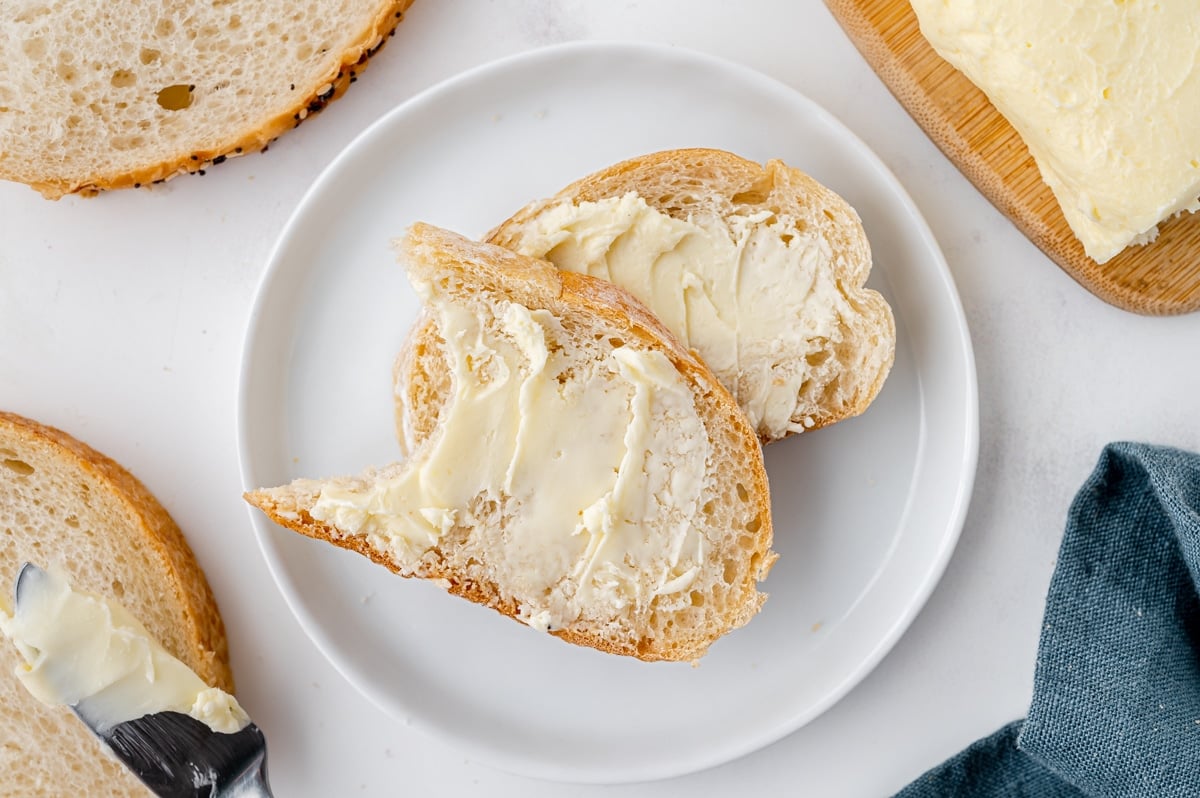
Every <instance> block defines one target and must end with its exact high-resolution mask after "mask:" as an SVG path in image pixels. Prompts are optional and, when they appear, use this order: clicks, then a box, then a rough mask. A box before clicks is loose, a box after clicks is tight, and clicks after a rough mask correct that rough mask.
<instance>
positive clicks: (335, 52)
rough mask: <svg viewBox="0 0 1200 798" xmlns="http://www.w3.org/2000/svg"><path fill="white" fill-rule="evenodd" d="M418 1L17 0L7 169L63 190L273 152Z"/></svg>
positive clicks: (51, 193)
mask: <svg viewBox="0 0 1200 798" xmlns="http://www.w3.org/2000/svg"><path fill="white" fill-rule="evenodd" d="M411 3H412V0H350V2H334V1H332V0H300V2H296V3H287V4H272V3H263V2H252V1H248V0H229V1H227V2H211V3H207V2H177V3H167V4H164V3H153V4H149V5H143V4H137V3H121V2H115V3H114V2H103V3H71V2H62V3H20V4H17V5H16V6H9V7H8V10H7V11H6V13H5V14H4V17H5V19H4V26H3V30H2V31H0V178H3V179H6V180H16V181H19V182H22V183H28V184H29V185H31V186H33V187H34V188H35V189H37V190H38V191H40V192H41V193H42V194H44V195H45V196H46V197H48V198H51V199H56V198H58V197H60V196H62V195H64V194H71V193H80V194H94V193H96V192H97V191H99V190H102V189H112V188H128V187H140V186H148V185H150V184H152V183H157V182H161V181H163V180H166V179H168V178H171V177H174V176H175V175H176V174H180V173H183V172H197V171H199V172H201V173H203V170H204V169H206V168H207V167H209V166H211V165H213V164H217V163H220V162H222V161H224V160H225V159H227V158H233V157H236V156H239V155H242V154H245V153H249V152H255V151H257V150H261V149H264V148H266V146H267V145H268V144H269V143H270V142H271V141H273V140H274V139H275V138H276V137H278V136H279V135H280V134H282V133H284V132H286V131H288V130H291V129H292V128H293V127H295V126H296V125H298V124H300V122H302V121H303V120H304V119H305V118H307V117H308V116H310V115H312V114H314V113H316V112H318V111H320V110H321V109H322V108H324V107H325V105H327V104H328V103H329V102H330V101H332V100H334V99H336V98H337V97H339V96H341V94H342V93H343V92H344V91H345V90H346V88H347V87H348V86H349V85H350V83H352V82H354V80H355V79H356V78H357V76H358V74H359V73H360V72H361V71H362V70H363V68H364V67H365V66H366V62H367V59H368V58H369V57H370V56H371V55H372V54H374V52H375V51H376V50H378V49H379V48H380V47H381V46H382V45H383V42H384V41H385V40H386V38H387V37H388V36H389V35H390V34H391V33H392V32H393V30H394V29H395V27H396V24H397V23H398V22H399V21H400V19H401V17H402V15H403V12H404V11H405V9H406V8H408V6H409V5H410V4H411Z"/></svg>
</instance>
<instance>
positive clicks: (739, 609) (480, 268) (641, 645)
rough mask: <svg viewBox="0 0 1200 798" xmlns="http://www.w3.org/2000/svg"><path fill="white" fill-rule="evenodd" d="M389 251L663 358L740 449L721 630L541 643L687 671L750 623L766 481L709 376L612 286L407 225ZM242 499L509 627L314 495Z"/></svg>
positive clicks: (424, 271) (483, 586) (474, 585)
mask: <svg viewBox="0 0 1200 798" xmlns="http://www.w3.org/2000/svg"><path fill="white" fill-rule="evenodd" d="M399 243H400V246H401V247H402V249H403V251H404V257H405V259H406V260H407V261H408V262H409V264H410V265H409V269H410V274H412V275H413V276H414V277H415V278H418V279H421V278H428V279H439V276H440V275H445V274H453V273H456V272H465V271H466V270H468V269H469V270H470V274H469V276H468V279H469V282H470V283H471V284H472V285H476V284H477V285H483V286H488V287H489V288H491V289H493V290H495V291H497V292H498V293H501V294H503V295H505V296H508V297H509V298H511V299H512V300H513V301H516V302H519V303H521V304H524V305H525V306H526V307H530V308H549V309H551V310H553V309H554V308H555V307H556V306H557V307H558V308H562V307H564V306H565V307H569V308H571V309H572V310H580V309H582V310H583V311H584V312H587V313H591V314H595V315H596V316H599V317H601V318H603V319H604V320H605V321H606V322H607V323H608V324H610V325H612V326H613V327H615V328H616V329H618V330H619V331H620V332H621V334H622V335H623V336H626V337H630V338H631V339H636V340H637V341H639V342H641V343H642V345H643V346H644V347H645V348H648V349H653V350H658V351H661V352H663V353H664V354H665V355H666V356H667V357H668V358H669V359H670V360H671V362H672V363H673V364H674V365H675V367H676V368H677V369H678V370H679V372H680V374H682V375H683V377H684V378H685V379H686V380H687V382H688V384H689V386H690V387H691V389H692V391H693V392H694V393H695V394H697V396H698V397H699V398H700V401H701V402H704V403H705V404H706V405H707V406H708V407H709V408H710V410H709V411H708V412H707V413H706V414H705V417H706V422H705V423H706V425H707V424H708V423H710V421H708V419H713V418H719V419H720V420H721V422H722V423H724V424H727V425H728V428H729V432H731V433H732V436H733V437H734V438H736V439H737V440H738V441H739V442H740V444H741V451H740V452H739V464H740V466H741V467H743V468H745V469H747V470H748V471H749V481H750V483H751V485H750V486H749V487H750V488H751V490H749V491H748V492H749V494H750V496H752V497H754V501H755V508H754V513H755V517H756V518H757V519H759V522H760V526H759V527H758V528H757V529H756V530H755V532H754V542H753V552H752V553H751V554H750V555H748V556H749V558H750V560H751V562H752V567H750V568H747V569H746V572H745V579H744V581H743V583H742V584H740V585H738V586H737V588H736V589H734V590H731V595H732V599H731V601H730V606H729V608H728V610H727V613H726V615H725V617H724V618H723V621H724V623H723V626H722V627H721V628H718V629H707V630H705V631H706V632H707V635H706V636H704V637H699V636H697V637H689V638H686V639H672V640H666V641H664V640H659V639H653V638H641V639H639V640H637V641H635V642H634V643H632V644H631V645H629V646H627V647H623V646H621V645H618V644H616V643H614V642H613V641H611V640H609V639H605V638H603V637H601V636H599V635H598V634H592V633H589V632H587V631H584V630H576V629H559V630H554V631H552V632H551V634H554V635H556V636H557V637H559V638H561V639H563V640H566V641H567V642H570V643H574V644H576V645H582V646H587V647H590V648H596V649H599V650H601V651H605V652H607V653H611V654H622V655H627V656H632V657H636V658H638V659H641V660H646V661H659V660H675V661H679V660H683V661H690V660H695V659H698V658H699V657H700V656H701V655H703V653H704V651H705V650H706V649H707V647H708V645H709V644H711V643H712V642H713V641H714V640H715V639H717V638H718V637H720V636H721V635H723V634H725V633H726V632H728V631H731V630H732V629H734V628H737V627H738V626H741V625H743V624H745V623H746V622H747V621H748V620H749V619H750V618H751V617H753V616H754V614H755V613H757V612H758V610H759V608H760V607H761V606H762V603H763V601H764V600H765V598H766V597H765V596H764V595H763V594H761V593H759V592H758V588H757V583H758V582H759V581H762V580H763V579H765V578H766V575H767V572H768V571H769V570H770V567H771V565H772V564H773V563H774V561H775V558H776V555H775V554H774V553H773V552H771V550H770V548H771V542H772V537H773V528H772V524H771V512H770V501H769V493H768V487H767V474H766V470H765V468H764V467H763V461H762V451H761V449H760V447H759V445H758V441H757V438H756V437H755V435H754V431H753V430H752V429H751V427H750V424H749V422H748V421H747V420H746V417H745V416H744V415H743V413H742V412H741V410H740V409H739V408H738V407H737V405H736V403H734V401H733V397H732V396H730V394H729V392H728V391H727V390H725V388H723V387H722V386H721V385H720V383H719V382H718V381H717V380H716V378H715V377H714V376H713V374H712V372H710V371H709V370H708V368H707V367H706V366H705V365H704V364H703V363H701V362H700V361H698V360H697V359H696V358H695V357H694V356H693V355H692V354H691V353H690V352H688V351H686V350H685V349H684V348H683V346H682V345H680V344H679V342H678V341H677V340H676V339H675V337H674V336H673V335H671V333H670V332H669V331H667V330H666V328H665V327H663V325H662V323H661V322H659V320H658V319H657V317H655V316H654V315H653V314H651V313H650V311H649V310H647V309H646V308H645V306H643V305H642V304H641V303H640V302H638V301H637V300H636V299H635V298H634V297H633V296H631V295H630V294H628V293H627V292H625V291H624V290H622V289H621V288H618V287H617V286H615V285H613V284H612V283H607V282H604V281H603V280H598V279H595V278H593V277H588V276H586V275H579V274H573V273H570V272H560V271H559V270H558V269H556V268H554V267H553V266H552V265H550V264H549V263H547V262H545V261H538V260H535V259H532V258H526V257H524V256H522V255H518V254H515V253H513V252H511V251H509V250H506V249H502V248H500V247H496V246H491V245H487V244H479V243H475V242H471V241H468V240H467V239H465V238H462V237H460V236H456V235H454V234H451V233H447V232H446V231H442V230H439V229H437V228H434V227H431V226H429V225H426V224H423V223H417V224H414V225H413V226H412V228H410V231H409V235H408V237H407V238H406V239H404V240H403V241H402V242H399ZM435 334H436V328H435ZM404 362H405V356H404V355H403V354H402V356H401V359H400V361H399V363H401V364H403V363H404ZM313 484H314V485H315V484H316V483H313ZM244 498H245V499H246V501H248V502H250V503H251V504H253V505H254V506H256V507H258V508H260V509H261V510H263V511H264V512H265V513H266V514H267V516H268V517H270V518H271V520H272V521H274V522H275V523H277V524H280V525H281V526H284V527H287V528H288V529H291V530H293V531H295V532H299V533H300V534H302V535H306V536H308V537H311V538H315V539H318V540H325V541H327V542H329V543H332V544H334V545H335V546H339V547H341V548H345V549H350V550H352V551H356V552H358V553H359V554H362V555H363V556H365V557H367V558H369V559H371V560H372V561H374V562H376V563H378V564H380V565H383V566H384V567H386V568H388V569H389V570H391V571H393V572H395V573H397V574H400V575H402V576H415V577H420V578H425V579H433V580H444V583H445V584H446V585H447V590H448V591H449V592H450V593H453V594H455V595H458V596H462V597H463V598H466V599H469V600H471V601H473V602H475V603H477V604H482V605H484V606H487V607H491V608H492V609H495V610H496V611H497V612H500V613H501V614H502V615H506V616H508V617H510V618H514V619H516V618H517V612H518V607H517V605H516V603H515V602H514V601H512V600H511V599H504V598H503V596H502V594H501V591H500V589H499V587H498V586H497V585H495V584H492V583H485V582H481V581H471V580H467V579H464V578H463V575H462V574H459V573H456V572H454V571H453V570H448V569H443V568H440V567H439V563H438V562H437V560H436V559H430V558H428V557H427V558H426V559H423V560H422V561H421V564H420V565H419V566H418V568H417V569H416V571H415V572H409V573H405V572H404V571H403V570H402V569H401V567H400V566H399V564H398V563H396V562H394V561H392V560H391V559H390V558H389V557H388V556H387V555H386V554H384V553H383V552H380V551H377V550H376V549H374V548H372V547H371V546H369V545H368V544H367V542H366V540H365V539H363V538H359V537H353V536H345V535H342V534H340V533H339V532H338V531H337V530H336V529H334V528H333V527H330V526H329V525H327V524H325V523H323V522H321V521H318V520H316V519H314V518H313V517H312V516H311V515H310V514H309V513H308V511H307V508H308V507H310V506H311V502H312V501H315V498H316V496H315V495H312V496H309V497H306V498H302V499H300V500H299V501H298V505H299V506H292V505H291V504H289V505H288V506H286V507H281V506H280V504H279V502H278V500H277V498H276V496H275V495H274V494H273V493H272V492H271V491H270V490H259V491H251V492H248V493H246V494H244Z"/></svg>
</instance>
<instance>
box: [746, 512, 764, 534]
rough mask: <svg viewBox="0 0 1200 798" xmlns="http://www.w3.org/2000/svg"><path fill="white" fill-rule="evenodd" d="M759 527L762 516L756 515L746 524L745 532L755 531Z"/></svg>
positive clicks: (760, 527)
mask: <svg viewBox="0 0 1200 798" xmlns="http://www.w3.org/2000/svg"><path fill="white" fill-rule="evenodd" d="M760 529H762V518H761V517H759V516H757V515H756V516H754V517H753V518H751V519H750V522H749V523H748V524H746V531H747V532H757V531H758V530H760Z"/></svg>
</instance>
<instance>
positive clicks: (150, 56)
mask: <svg viewBox="0 0 1200 798" xmlns="http://www.w3.org/2000/svg"><path fill="white" fill-rule="evenodd" d="M161 55H162V53H160V52H159V51H158V50H155V49H154V48H153V47H143V48H142V51H141V52H140V53H138V60H139V61H141V62H142V63H143V64H145V65H147V66H148V65H150V64H153V63H154V62H155V61H157V60H158V58H159V56H161Z"/></svg>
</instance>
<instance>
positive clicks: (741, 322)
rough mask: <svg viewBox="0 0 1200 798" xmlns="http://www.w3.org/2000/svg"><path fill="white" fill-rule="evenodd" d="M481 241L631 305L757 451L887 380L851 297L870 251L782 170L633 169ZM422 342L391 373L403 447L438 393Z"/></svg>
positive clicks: (881, 356)
mask: <svg viewBox="0 0 1200 798" xmlns="http://www.w3.org/2000/svg"><path fill="white" fill-rule="evenodd" d="M655 236H658V237H657V238H655ZM487 240H488V241H489V242H491V243H493V244H499V245H500V246H503V247H506V248H508V249H512V250H513V251H515V252H520V253H521V254H523V255H529V256H532V257H537V258H542V257H545V258H548V259H549V260H550V261H552V262H553V263H554V264H555V265H556V266H558V267H559V268H562V269H567V270H571V271H580V272H583V273H585V274H591V275H593V276H596V277H601V278H604V279H607V280H612V281H613V282H615V283H616V284H617V285H619V286H621V287H622V288H624V289H626V290H628V291H629V292H631V293H632V294H634V296H636V297H637V298H638V299H640V300H641V301H642V302H643V303H645V304H646V306H647V307H649V308H650V310H652V311H653V312H654V313H655V314H656V315H657V316H658V317H659V319H660V320H661V321H662V322H663V323H664V324H665V325H666V326H667V328H668V329H670V330H671V332H672V333H674V334H675V336H676V337H677V338H679V339H680V340H681V341H682V342H683V343H684V345H685V346H688V347H690V348H691V349H692V350H693V351H694V352H695V354H696V355H698V356H699V357H700V359H702V360H703V361H704V362H705V363H706V364H707V365H708V367H709V368H711V369H712V370H713V373H715V374H716V375H717V377H718V379H720V380H721V383H722V384H723V385H724V386H725V387H726V388H728V389H729V391H730V393H732V394H733V396H734V399H735V400H737V402H738V404H739V405H740V406H741V408H742V409H743V410H744V411H745V412H746V414H747V415H748V416H749V417H750V423H751V424H752V425H753V426H754V428H755V431H756V432H757V433H758V435H759V437H760V438H761V439H762V441H763V442H764V443H767V442H770V441H773V440H778V439H779V438H783V437H785V436H787V435H789V434H792V433H795V432H801V431H803V430H808V429H818V428H820V427H825V426H828V425H830V424H833V423H835V422H837V421H840V420H841V419H845V418H849V417H851V416H854V415H858V414H859V413H862V412H863V411H864V410H866V408H867V407H868V406H869V405H870V403H871V402H872V401H873V400H874V399H875V397H876V395H877V394H878V393H879V391H880V389H881V388H882V387H883V383H884V380H885V378H886V377H887V374H888V372H889V371H890V369H891V366H892V360H893V357H894V353H895V341H896V330H895V324H894V322H893V320H892V313H891V309H890V308H889V307H888V304H887V302H886V301H885V300H884V298H883V296H882V295H880V294H879V293H878V292H876V291H873V290H870V289H868V288H865V287H864V283H865V282H866V280H867V276H868V274H869V272H870V269H871V250H870V246H869V245H868V242H867V236H866V233H865V232H864V230H863V226H862V223H861V222H860V221H859V218H858V214H856V213H855V212H854V209H853V208H852V207H850V205H849V204H848V203H847V202H846V201H845V200H843V199H842V198H841V197H840V196H838V195H837V194H835V193H834V192H833V191H831V190H829V189H828V188H826V187H825V186H823V185H821V184H820V183H818V182H817V181H816V180H814V179H813V178H811V177H809V176H808V175H806V174H804V173H803V172H801V171H800V170H799V169H795V168H792V167H789V166H787V165H786V164H784V163H783V162H781V161H768V162H767V164H766V165H765V166H763V165H760V164H758V163H755V162H753V161H749V160H746V159H744V158H740V157H738V156H736V155H733V154H732V153H728V152H724V151H721V150H711V149H684V150H668V151H665V152H658V153H653V154H651V155H645V156H642V157H639V158H633V159H631V160H628V161H624V162H622V163H618V164H616V165H614V166H611V167H609V168H607V169H604V170H601V171H600V172H597V173H595V174H593V175H589V176H588V177H585V178H583V179H581V180H579V181H577V182H575V183H572V184H571V185H569V186H567V187H566V188H565V189H563V190H562V191H560V192H559V193H558V194H557V195H555V196H553V197H551V198H550V199H546V200H539V201H536V202H533V203H531V204H529V205H528V206H526V207H525V208H523V209H521V210H520V211H518V212H517V213H516V214H515V215H514V216H513V217H512V218H510V219H509V220H507V221H505V222H504V223H502V224H501V225H500V226H499V227H497V228H496V229H495V230H493V231H492V232H491V233H490V234H489V235H488V236H487ZM713 242H715V244H714V243H713ZM656 281H657V282H656ZM722 331H724V332H722ZM430 335H432V331H431V330H429V328H428V327H417V328H416V329H415V330H414V332H413V334H412V338H411V340H410V341H409V342H408V344H407V345H406V346H405V349H404V356H403V357H402V359H401V361H400V362H399V363H398V364H397V367H396V398H397V427H398V430H399V433H400V437H401V442H402V444H403V445H404V446H405V447H406V448H411V447H412V446H413V445H414V444H415V443H416V439H417V438H419V437H420V435H421V433H422V432H423V430H422V429H418V428H417V427H418V426H420V424H422V423H426V426H427V422H423V421H422V420H421V419H420V417H421V416H423V415H424V411H423V410H420V409H418V410H417V411H416V412H415V413H413V412H410V411H409V405H410V404H412V403H415V402H417V401H420V399H421V397H422V396H424V395H426V394H429V393H435V392H436V391H437V390H438V388H437V386H436V385H429V384H427V383H428V380H429V379H430V376H431V375H435V374H437V373H439V372H440V369H439V367H438V366H437V365H436V364H430V363H428V362H427V360H426V357H427V356H428V355H429V354H430V353H431V352H434V351H435V350H434V349H433V348H431V347H429V346H428V345H427V344H426V342H425V341H424V339H425V338H427V337H428V336H430ZM410 416H415V417H416V418H410Z"/></svg>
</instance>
